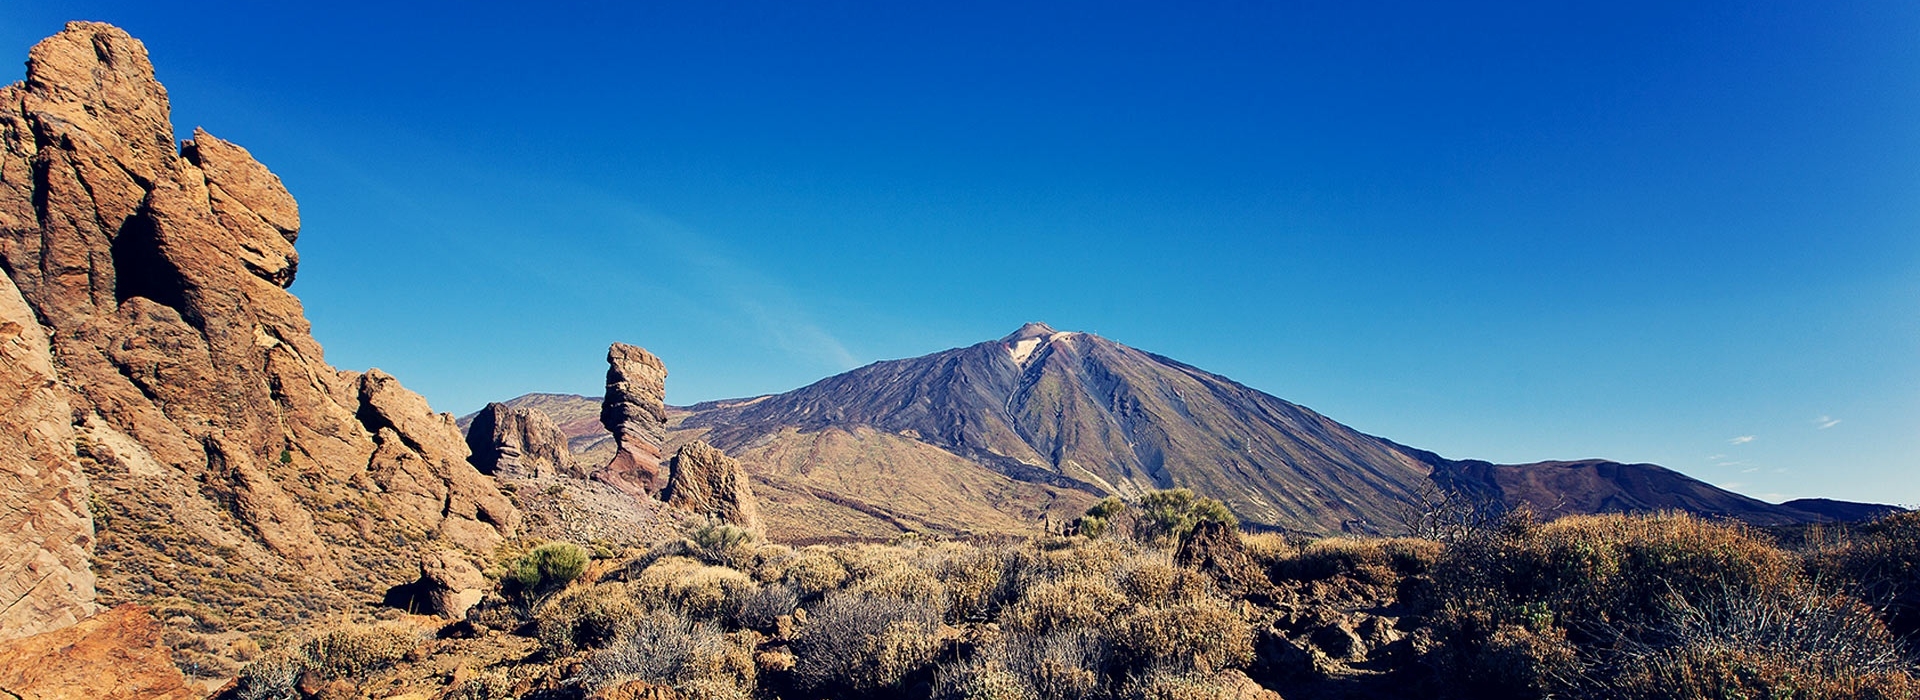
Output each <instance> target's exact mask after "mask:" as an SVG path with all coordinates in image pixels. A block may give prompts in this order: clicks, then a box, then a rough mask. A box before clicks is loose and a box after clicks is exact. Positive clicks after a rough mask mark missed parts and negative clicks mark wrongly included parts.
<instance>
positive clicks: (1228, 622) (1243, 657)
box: [1113, 598, 1253, 673]
mask: <svg viewBox="0 0 1920 700" xmlns="http://www.w3.org/2000/svg"><path fill="white" fill-rule="evenodd" d="M1117 627H1118V628H1119V629H1120V630H1121V631H1120V633H1118V634H1116V635H1115V636H1114V638H1113V639H1114V642H1115V644H1116V646H1118V647H1119V648H1120V651H1121V652H1122V653H1123V655H1124V656H1126V658H1127V659H1128V660H1129V661H1130V662H1131V663H1132V664H1133V665H1134V666H1135V667H1141V668H1145V667H1177V668H1180V669H1185V670H1193V671H1197V672H1201V673H1212V672H1214V671H1221V670H1225V669H1229V668H1243V667H1245V666H1246V665H1247V664H1248V663H1249V662H1251V661H1252V660H1253V629H1252V627H1251V626H1249V625H1248V624H1247V622H1246V621H1245V620H1242V619H1240V616H1238V615H1235V614H1234V613H1233V611H1232V610H1230V609H1228V608H1227V606H1226V605H1225V604H1224V603H1222V602H1221V601H1219V600H1216V599H1213V598H1195V599H1191V600H1186V601H1182V602H1180V603H1179V604H1176V605H1172V606H1168V607H1149V606H1142V607H1138V608H1135V609H1134V610H1133V611H1132V612H1130V613H1128V614H1127V615H1125V616H1123V617H1121V618H1120V620H1119V621H1118V623H1117Z"/></svg>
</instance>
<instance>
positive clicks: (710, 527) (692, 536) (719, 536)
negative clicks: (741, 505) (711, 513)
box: [686, 520, 760, 569]
mask: <svg viewBox="0 0 1920 700" xmlns="http://www.w3.org/2000/svg"><path fill="white" fill-rule="evenodd" d="M759 543H760V533H757V532H754V531H752V530H749V529H747V528H744V527H740V526H738V525H734V524H732V523H727V522H723V521H718V520H708V521H706V522H704V523H702V524H700V525H699V526H698V527H695V528H693V529H692V530H689V531H688V532H687V540H686V548H687V552H688V553H690V554H692V555H693V556H694V557H695V558H697V559H699V560H701V561H704V562H706V563H708V564H713V565H715V566H729V567H733V568H737V569H751V568H753V563H754V552H755V549H756V548H757V546H758V545H759Z"/></svg>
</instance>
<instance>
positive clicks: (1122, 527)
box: [1073, 496, 1132, 538]
mask: <svg viewBox="0 0 1920 700" xmlns="http://www.w3.org/2000/svg"><path fill="white" fill-rule="evenodd" d="M1125 515H1127V502H1126V501H1123V500H1121V499H1120V497H1118V496H1108V497H1106V498H1102V499H1100V502H1099V503H1095V504H1093V505H1092V506H1090V507H1088V508H1087V512H1086V514H1085V515H1082V516H1080V519H1079V520H1076V521H1074V526H1073V532H1074V533H1075V534H1080V535H1084V536H1087V537H1096V538H1097V537H1104V536H1106V535H1108V534H1119V535H1127V534H1131V530H1132V527H1131V525H1132V523H1131V522H1130V521H1127V520H1123V519H1122V518H1123V516H1125Z"/></svg>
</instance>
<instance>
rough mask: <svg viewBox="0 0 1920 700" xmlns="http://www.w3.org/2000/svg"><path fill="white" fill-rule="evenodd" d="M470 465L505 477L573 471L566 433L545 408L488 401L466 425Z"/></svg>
mask: <svg viewBox="0 0 1920 700" xmlns="http://www.w3.org/2000/svg"><path fill="white" fill-rule="evenodd" d="M467 447H468V448H469V449H471V450H472V451H473V458H472V462H473V466H474V467H475V468H477V469H479V470H480V472H481V473H483V474H492V475H494V476H496V477H500V478H506V479H550V478H553V477H555V476H559V475H561V474H572V473H573V472H574V466H573V453H572V452H570V451H568V450H567V436H566V434H565V433H562V432H560V427H559V426H556V425H554V423H553V419H552V418H548V417H547V414H546V412H545V411H541V410H540V409H537V408H513V407H511V406H508V405H506V404H503V403H497V402H496V403H490V404H487V407H486V408H484V409H481V410H480V412H479V413H478V414H475V415H474V417H473V423H472V425H470V426H468V428H467Z"/></svg>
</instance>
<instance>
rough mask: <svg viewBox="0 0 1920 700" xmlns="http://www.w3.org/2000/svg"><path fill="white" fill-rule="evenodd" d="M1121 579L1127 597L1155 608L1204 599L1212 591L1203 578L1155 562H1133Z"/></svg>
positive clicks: (1202, 576)
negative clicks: (1177, 602) (1152, 605)
mask: <svg viewBox="0 0 1920 700" xmlns="http://www.w3.org/2000/svg"><path fill="white" fill-rule="evenodd" d="M1119 578H1120V588H1121V590H1124V591H1126V593H1127V596H1128V597H1130V598H1132V599H1133V600H1134V601H1135V602H1139V603H1148V604H1155V605H1160V604H1167V603H1173V602H1176V601H1182V600H1192V599H1195V598H1200V597H1204V596H1206V595H1208V594H1209V593H1211V592H1212V589H1213V585H1212V581H1211V580H1210V579H1208V578H1207V577H1206V576H1205V575H1204V574H1201V573H1200V572H1198V571H1194V570H1192V569H1187V568H1183V567H1178V566H1174V565H1173V564H1172V563H1171V562H1168V561H1158V560H1154V559H1143V560H1138V561H1134V562H1130V563H1129V565H1128V566H1127V567H1126V568H1125V569H1124V570H1123V571H1121V572H1120V574H1119Z"/></svg>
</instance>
